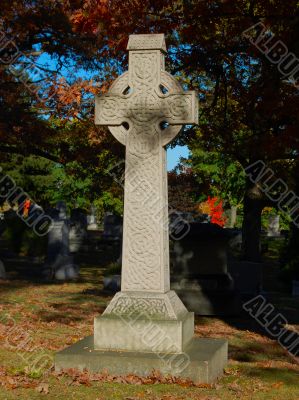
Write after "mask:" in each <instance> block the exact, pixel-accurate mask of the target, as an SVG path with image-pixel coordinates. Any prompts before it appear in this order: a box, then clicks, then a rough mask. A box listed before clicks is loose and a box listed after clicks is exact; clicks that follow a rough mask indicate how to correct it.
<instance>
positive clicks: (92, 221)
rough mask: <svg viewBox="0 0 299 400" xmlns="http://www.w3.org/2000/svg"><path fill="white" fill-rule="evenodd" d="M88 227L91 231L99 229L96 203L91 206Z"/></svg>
mask: <svg viewBox="0 0 299 400" xmlns="http://www.w3.org/2000/svg"><path fill="white" fill-rule="evenodd" d="M87 229H88V230H89V231H96V230H97V229H98V224H97V217H96V208H95V206H94V205H92V206H91V207H90V214H89V215H88V216H87Z"/></svg>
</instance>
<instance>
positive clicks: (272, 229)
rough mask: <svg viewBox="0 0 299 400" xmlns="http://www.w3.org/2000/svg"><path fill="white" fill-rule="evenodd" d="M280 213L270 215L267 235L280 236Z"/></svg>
mask: <svg viewBox="0 0 299 400" xmlns="http://www.w3.org/2000/svg"><path fill="white" fill-rule="evenodd" d="M279 220H280V215H270V216H269V224H268V231H267V236H270V237H275V236H280V225H279Z"/></svg>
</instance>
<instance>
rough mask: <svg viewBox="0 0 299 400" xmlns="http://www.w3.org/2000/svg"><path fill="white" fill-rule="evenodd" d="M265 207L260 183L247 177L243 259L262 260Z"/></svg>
mask: <svg viewBox="0 0 299 400" xmlns="http://www.w3.org/2000/svg"><path fill="white" fill-rule="evenodd" d="M263 207H264V201H263V193H262V192H261V190H260V188H259V187H258V185H256V184H255V183H252V182H251V181H250V180H249V179H247V182H246V192H245V196H244V218H243V226H242V249H243V259H244V260H246V261H251V262H261V227H262V210H263Z"/></svg>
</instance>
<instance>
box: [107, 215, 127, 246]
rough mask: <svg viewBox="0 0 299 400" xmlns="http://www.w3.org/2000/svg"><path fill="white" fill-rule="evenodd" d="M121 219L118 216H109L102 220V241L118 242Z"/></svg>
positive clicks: (120, 236)
mask: <svg viewBox="0 0 299 400" xmlns="http://www.w3.org/2000/svg"><path fill="white" fill-rule="evenodd" d="M122 231H123V219H122V218H121V217H120V216H118V215H113V214H109V215H106V216H105V218H104V232H103V235H102V237H103V239H108V240H120V239H121V238H122Z"/></svg>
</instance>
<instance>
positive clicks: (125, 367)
mask: <svg viewBox="0 0 299 400" xmlns="http://www.w3.org/2000/svg"><path fill="white" fill-rule="evenodd" d="M93 342H94V340H93V337H92V336H89V337H87V338H85V339H83V340H81V341H80V342H78V343H76V344H75V345H73V346H71V347H68V348H67V349H65V350H63V351H61V352H59V353H57V354H56V356H55V369H56V371H60V370H61V369H69V368H76V369H78V370H81V371H82V370H84V369H88V370H89V371H91V372H94V373H96V372H101V371H108V372H109V373H110V374H111V375H128V374H135V375H138V376H148V375H150V374H151V373H152V372H153V371H160V373H161V374H162V375H163V376H168V375H172V376H176V377H180V378H183V379H190V380H192V381H193V382H195V383H213V382H215V381H216V380H217V377H218V376H219V375H221V374H222V372H223V369H224V368H225V366H226V365H227V341H226V340H222V339H204V338H194V339H193V340H192V341H191V342H190V343H189V345H188V346H187V347H186V348H185V351H184V353H158V354H157V353H142V352H129V351H125V352H121V351H118V352H116V351H100V350H95V349H94V345H93Z"/></svg>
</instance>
